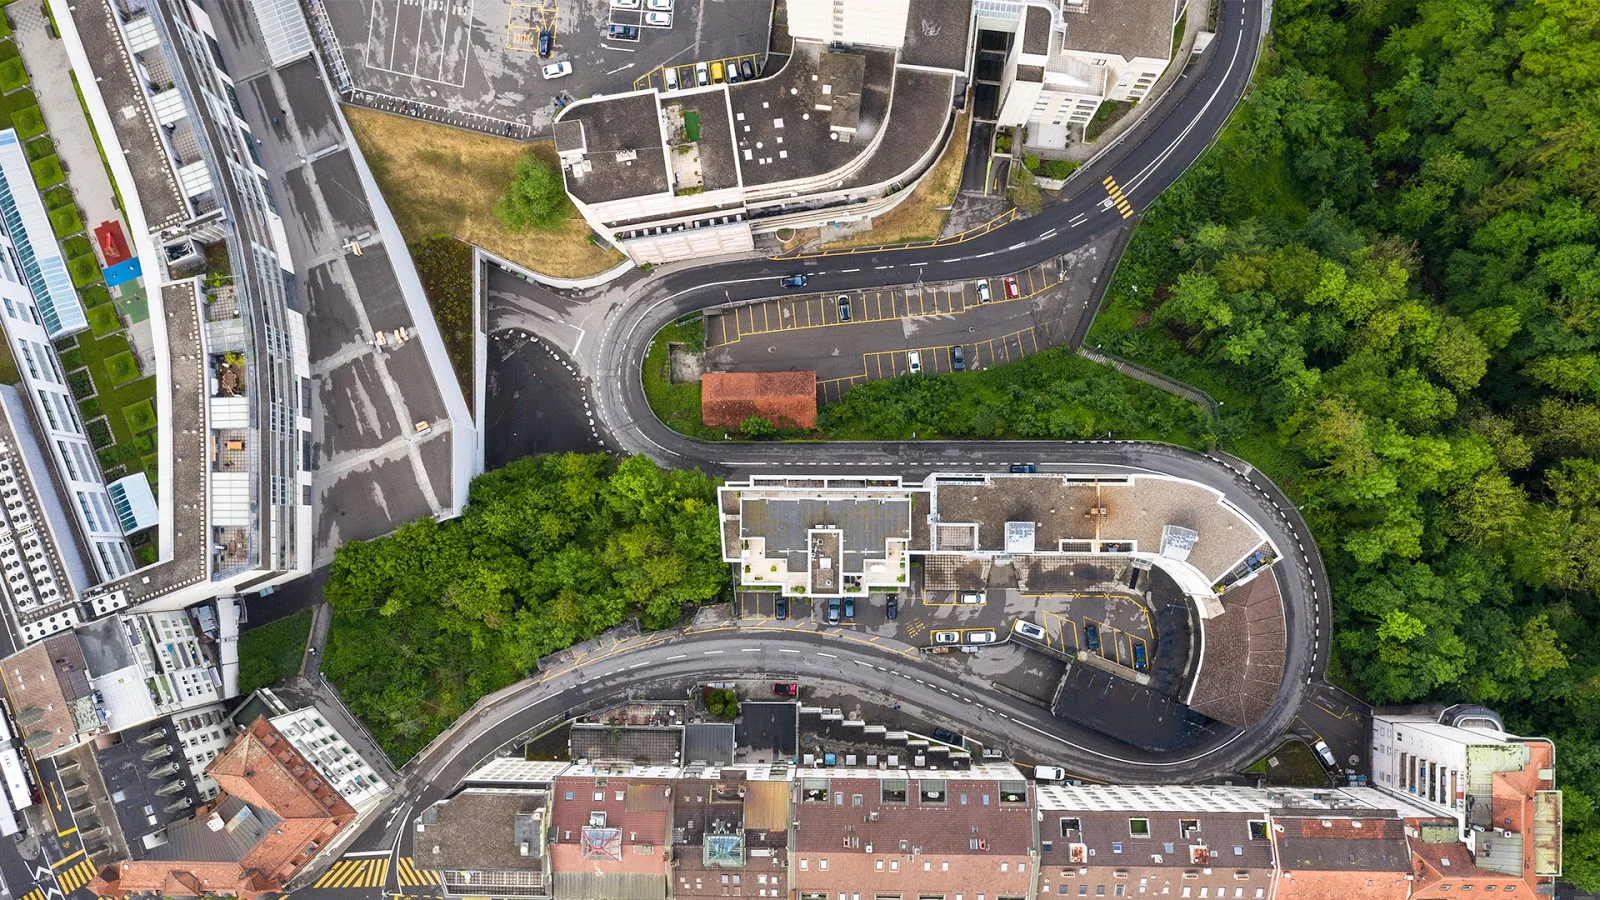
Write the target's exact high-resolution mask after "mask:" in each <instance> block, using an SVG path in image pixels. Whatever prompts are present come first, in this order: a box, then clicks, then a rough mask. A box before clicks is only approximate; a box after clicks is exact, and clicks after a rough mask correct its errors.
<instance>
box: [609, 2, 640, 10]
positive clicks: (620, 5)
mask: <svg viewBox="0 0 1600 900" xmlns="http://www.w3.org/2000/svg"><path fill="white" fill-rule="evenodd" d="M611 8H612V9H638V8H639V0H611Z"/></svg>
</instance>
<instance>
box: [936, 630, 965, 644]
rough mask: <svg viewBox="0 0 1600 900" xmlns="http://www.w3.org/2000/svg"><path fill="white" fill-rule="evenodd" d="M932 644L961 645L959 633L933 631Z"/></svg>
mask: <svg viewBox="0 0 1600 900" xmlns="http://www.w3.org/2000/svg"><path fill="white" fill-rule="evenodd" d="M933 642H934V643H935V644H959V643H961V632H959V631H935V632H934V633H933Z"/></svg>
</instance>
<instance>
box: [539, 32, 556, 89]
mask: <svg viewBox="0 0 1600 900" xmlns="http://www.w3.org/2000/svg"><path fill="white" fill-rule="evenodd" d="M555 44H556V35H555V32H553V31H551V30H550V29H548V28H541V29H539V58H540V59H549V58H550V51H551V50H552V49H554V48H555ZM545 77H546V78H549V77H550V76H549V75H546V76H545Z"/></svg>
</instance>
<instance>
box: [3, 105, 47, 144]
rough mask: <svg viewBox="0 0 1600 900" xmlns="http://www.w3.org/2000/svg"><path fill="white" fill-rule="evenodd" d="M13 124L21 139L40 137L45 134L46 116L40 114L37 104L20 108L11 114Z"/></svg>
mask: <svg viewBox="0 0 1600 900" xmlns="http://www.w3.org/2000/svg"><path fill="white" fill-rule="evenodd" d="M11 124H12V126H14V127H15V128H16V129H17V137H18V138H19V139H21V140H24V141H26V140H28V139H29V138H35V137H38V136H39V135H41V134H44V130H45V129H44V116H43V115H41V114H40V112H39V107H38V106H37V105H35V106H30V107H28V108H27V109H23V110H20V111H18V112H16V113H14V114H13V115H12V116H11Z"/></svg>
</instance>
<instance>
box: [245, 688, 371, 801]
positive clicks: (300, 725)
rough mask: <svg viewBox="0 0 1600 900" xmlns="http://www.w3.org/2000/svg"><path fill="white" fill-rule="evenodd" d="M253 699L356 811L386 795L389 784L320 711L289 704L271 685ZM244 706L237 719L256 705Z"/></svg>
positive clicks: (281, 732)
mask: <svg viewBox="0 0 1600 900" xmlns="http://www.w3.org/2000/svg"><path fill="white" fill-rule="evenodd" d="M254 699H255V700H258V701H259V702H260V703H261V704H262V708H263V709H264V710H265V711H266V712H267V713H268V719H267V721H268V722H270V723H271V724H272V727H273V728H276V729H277V730H278V733H279V734H281V735H283V736H284V737H285V738H287V739H288V741H289V743H290V744H293V745H294V748H295V749H296V750H298V751H299V752H300V755H301V756H303V757H305V758H306V759H307V760H309V761H310V762H311V764H312V765H313V766H315V767H316V769H317V771H318V772H319V773H321V774H322V777H323V779H324V780H326V781H327V782H328V783H329V784H331V785H333V787H334V789H335V790H337V791H338V792H339V794H340V796H342V797H344V799H345V801H346V802H347V803H349V804H350V806H351V807H352V808H354V809H355V810H356V812H357V813H365V812H366V811H367V810H369V809H371V808H372V807H373V806H374V805H375V804H376V803H377V802H378V801H379V800H380V799H381V798H383V797H384V796H386V795H388V793H389V783H388V782H387V781H385V780H384V779H383V777H382V776H381V775H379V774H378V771H377V769H375V768H374V767H373V765H372V763H371V762H370V761H369V760H367V759H366V758H365V757H363V756H362V755H361V753H360V751H358V750H356V748H355V747H354V746H353V745H352V744H351V743H350V741H349V740H348V739H347V738H346V737H345V736H344V735H342V734H340V733H339V730H338V729H337V728H335V727H334V726H333V725H331V724H329V723H328V721H327V719H326V718H325V717H324V716H323V715H322V713H320V712H318V711H317V710H316V709H315V708H313V707H299V708H295V707H292V706H291V705H290V704H288V703H285V702H284V701H283V699H281V698H280V697H279V696H278V695H277V694H275V693H273V691H272V689H271V688H262V689H260V690H259V691H257V692H256V694H255V697H254ZM244 709H246V710H247V711H246V712H245V715H244V716H243V717H240V718H245V717H248V716H249V715H250V713H251V712H254V711H255V709H256V707H254V706H252V705H251V704H249V703H248V702H247V703H246V704H245V706H244Z"/></svg>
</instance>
